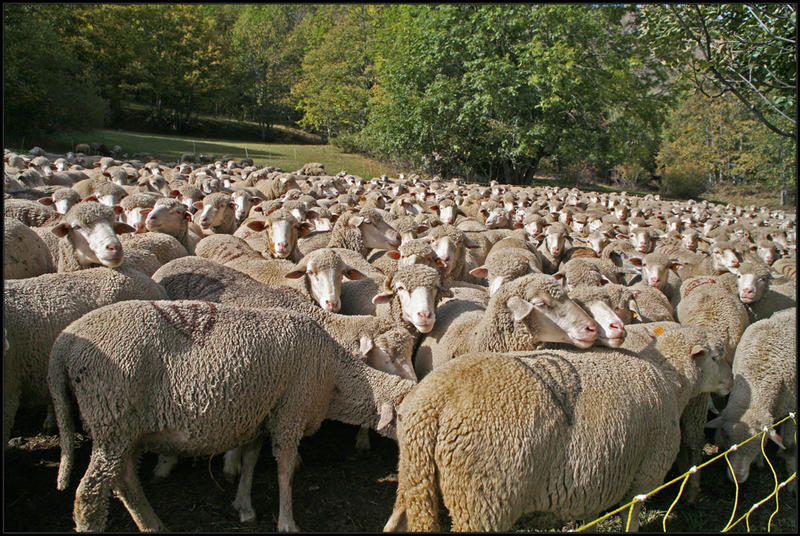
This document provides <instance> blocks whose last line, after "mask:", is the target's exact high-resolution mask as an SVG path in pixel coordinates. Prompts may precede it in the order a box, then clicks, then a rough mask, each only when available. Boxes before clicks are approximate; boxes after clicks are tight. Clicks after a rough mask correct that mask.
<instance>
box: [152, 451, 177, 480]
mask: <svg viewBox="0 0 800 536" xmlns="http://www.w3.org/2000/svg"><path fill="white" fill-rule="evenodd" d="M177 464H178V457H177V456H164V455H163V454H159V455H158V461H157V462H156V466H155V468H153V482H157V481H159V480H161V479H164V478H166V477H168V476H169V474H170V473H171V472H172V469H174V468H175V466H176V465H177Z"/></svg>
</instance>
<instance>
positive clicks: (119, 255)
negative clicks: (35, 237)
mask: <svg viewBox="0 0 800 536" xmlns="http://www.w3.org/2000/svg"><path fill="white" fill-rule="evenodd" d="M118 208H119V207H118ZM119 210H122V209H121V208H119ZM115 213H116V210H115V209H112V208H111V207H109V206H106V205H104V204H101V203H98V202H96V201H82V202H80V203H78V204H77V205H75V206H73V207H72V208H71V209H69V211H68V212H67V213H66V214H64V216H63V219H62V222H61V223H59V224H58V225H56V226H55V227H53V228H52V231H53V233H54V234H55V235H56V236H58V237H59V238H60V239H61V240H59V244H58V245H59V255H58V260H57V268H58V271H59V272H71V271H75V270H81V269H84V268H88V267H91V266H92V265H95V264H101V265H103V266H108V267H109V268H115V267H117V266H119V265H120V264H121V263H122V260H123V250H122V244H121V243H120V241H119V238H118V237H117V234H122V233H129V232H132V231H133V227H131V226H130V225H128V224H127V223H122V222H118V221H116V218H115V215H116V214H115ZM54 260H55V259H54Z"/></svg>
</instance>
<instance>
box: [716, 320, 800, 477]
mask: <svg viewBox="0 0 800 536" xmlns="http://www.w3.org/2000/svg"><path fill="white" fill-rule="evenodd" d="M796 324H797V309H796V308H795V307H791V308H789V309H784V310H783V311H779V312H777V313H775V314H773V315H772V316H771V317H769V318H765V319H763V320H759V321H757V322H755V323H753V324H750V325H749V326H748V327H747V329H746V330H745V331H744V333H743V334H742V339H741V341H740V342H739V345H738V346H737V347H736V354H735V356H734V358H733V375H734V378H733V388H732V389H731V393H730V396H729V397H728V403H727V405H726V406H725V408H724V409H723V410H722V412H721V413H720V415H719V417H717V418H715V419H712V420H711V421H709V422H708V423H707V424H706V427H707V428H720V429H721V430H722V432H723V433H722V435H723V441H724V446H725V448H730V446H731V445H734V444H739V443H741V442H742V441H744V440H745V439H747V438H749V437H751V436H754V435H756V434H757V433H758V432H760V431H761V430H763V429H764V428H765V427H768V426H771V425H772V424H773V422H774V421H775V420H776V419H780V418H782V417H784V416H785V415H787V414H788V413H789V412H793V411H796V409H797V406H796V403H797V366H796V362H795V359H796V357H797V330H796ZM791 424H792V423H790V422H789V421H787V422H786V423H785V424H784V425H783V426H784V428H783V429H782V432H783V433H781V434H780V435H779V434H778V432H777V431H776V430H775V429H774V428H773V429H770V431H769V432H768V433H767V437H768V438H770V439H771V440H772V441H774V442H775V443H776V444H777V445H778V446H779V447H780V448H781V450H783V451H784V452H785V455H786V468H787V470H788V472H789V474H791V473H793V472H795V471H796V470H797V458H796V454H795V450H794V447H793V445H794V443H795V441H794V431H793V430H791V428H790V426H791ZM759 453H760V447H759V442H758V441H750V442H748V443H747V444H745V445H741V446H740V447H739V448H737V449H736V452H734V453H733V454H732V455H731V458H730V465H731V467H733V472H732V473H731V470H730V468H729V469H728V477H729V478H731V480H733V479H734V477H735V479H736V482H738V483H740V484H741V483H742V482H745V481H746V480H747V477H748V476H749V474H750V464H751V463H752V461H753V459H754V458H755V457H756V456H757V455H758V454H759ZM795 486H796V484H795Z"/></svg>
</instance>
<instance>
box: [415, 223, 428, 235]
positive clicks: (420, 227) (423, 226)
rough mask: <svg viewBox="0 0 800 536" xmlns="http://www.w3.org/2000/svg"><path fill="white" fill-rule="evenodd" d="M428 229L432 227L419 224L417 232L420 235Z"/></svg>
mask: <svg viewBox="0 0 800 536" xmlns="http://www.w3.org/2000/svg"><path fill="white" fill-rule="evenodd" d="M428 229H430V227H428V226H427V225H417V234H418V235H419V234H422V233H424V232H425V231H427V230H428Z"/></svg>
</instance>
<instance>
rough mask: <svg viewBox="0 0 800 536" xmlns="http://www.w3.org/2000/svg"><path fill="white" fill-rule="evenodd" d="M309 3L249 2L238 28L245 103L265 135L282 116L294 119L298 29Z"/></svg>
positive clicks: (300, 46) (263, 136)
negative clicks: (293, 88)
mask: <svg viewBox="0 0 800 536" xmlns="http://www.w3.org/2000/svg"><path fill="white" fill-rule="evenodd" d="M308 9H310V6H302V5H284V4H272V5H248V6H246V7H245V8H244V9H243V10H242V12H241V14H240V16H239V18H238V19H237V21H236V24H235V25H234V27H233V37H232V40H233V54H234V62H235V67H234V70H235V73H236V76H237V79H238V81H239V83H240V84H241V86H240V89H241V96H242V99H241V101H240V104H241V106H242V108H243V110H244V112H245V113H246V114H250V115H251V116H252V117H254V118H255V120H256V121H258V123H259V124H260V125H261V129H262V130H261V139H262V140H266V139H267V133H268V131H269V129H270V128H271V127H272V125H273V124H275V123H276V122H277V121H279V120H283V121H287V120H291V119H293V118H294V113H293V111H294V107H295V106H294V103H293V101H292V99H291V87H292V84H293V82H294V81H295V80H296V79H297V78H298V76H299V74H300V62H301V60H302V51H303V36H302V34H301V33H300V32H299V31H298V30H297V28H298V25H299V23H300V21H302V18H303V16H304V15H305V12H306V11H307V10H308Z"/></svg>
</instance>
